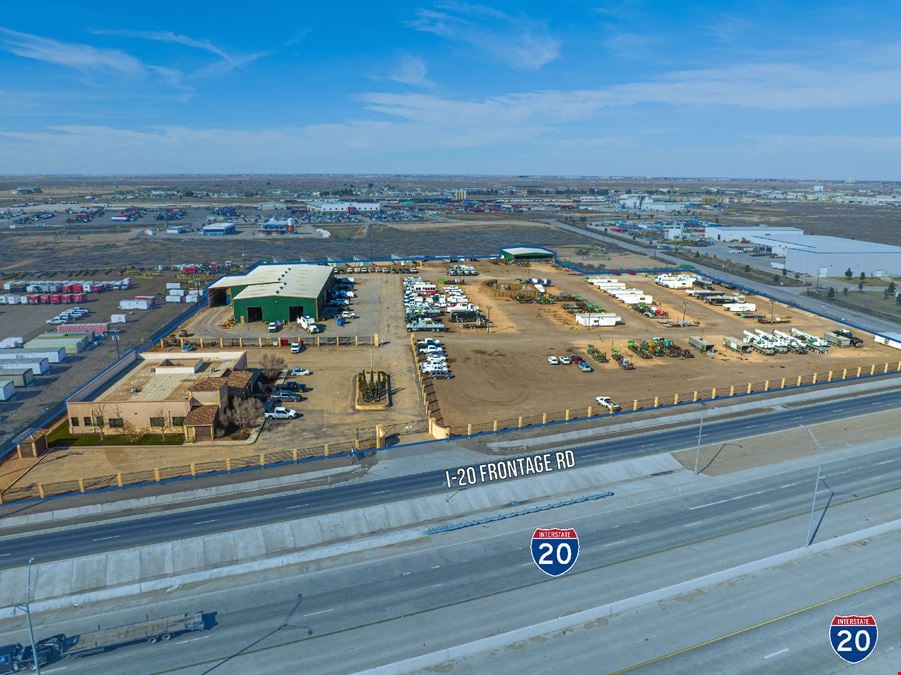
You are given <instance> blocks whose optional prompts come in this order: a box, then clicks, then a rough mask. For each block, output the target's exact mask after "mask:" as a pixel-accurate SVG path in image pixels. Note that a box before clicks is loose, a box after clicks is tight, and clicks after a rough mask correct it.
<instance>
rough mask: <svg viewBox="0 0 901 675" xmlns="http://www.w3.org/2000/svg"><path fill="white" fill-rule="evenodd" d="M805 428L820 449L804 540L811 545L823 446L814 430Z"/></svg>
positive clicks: (807, 544) (806, 544) (805, 543)
mask: <svg viewBox="0 0 901 675" xmlns="http://www.w3.org/2000/svg"><path fill="white" fill-rule="evenodd" d="M802 426H803V425H802ZM804 428H805V429H807V433H809V434H810V437H811V438H812V439H813V444H814V445H815V446H817V448H818V449H819V451H820V453H819V457H818V458H817V482H816V483H814V485H813V500H812V501H811V503H810V520H809V521H808V522H807V539H806V540H805V542H804V545H805V546H810V544H811V541H810V538H811V536H812V535H813V514H814V511H815V510H816V506H817V491H818V490H819V487H820V474H821V472H822V469H823V446H822V445H821V444H820V442H819V441H818V440H817V437H816V436H814V435H813V431H811V429H810V427H804Z"/></svg>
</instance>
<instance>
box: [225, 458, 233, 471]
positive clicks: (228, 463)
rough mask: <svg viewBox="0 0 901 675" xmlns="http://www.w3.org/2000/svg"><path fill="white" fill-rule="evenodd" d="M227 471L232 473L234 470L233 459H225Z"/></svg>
mask: <svg viewBox="0 0 901 675" xmlns="http://www.w3.org/2000/svg"><path fill="white" fill-rule="evenodd" d="M225 470H226V472H228V473H231V470H232V458H231V457H226V458H225Z"/></svg>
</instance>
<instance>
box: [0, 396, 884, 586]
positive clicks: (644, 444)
mask: <svg viewBox="0 0 901 675" xmlns="http://www.w3.org/2000/svg"><path fill="white" fill-rule="evenodd" d="M899 404H901V391H893V392H882V393H878V394H874V395H872V396H864V397H857V398H849V399H847V400H838V401H832V402H828V403H820V404H816V405H812V406H807V407H803V408H802V407H798V408H792V409H788V410H784V411H778V412H771V413H767V414H764V415H754V416H749V417H743V418H740V419H737V420H725V421H721V422H712V423H708V424H705V425H704V433H703V442H704V443H707V444H709V443H717V442H725V441H730V440H735V439H738V438H742V437H745V436H748V435H752V434H755V433H766V432H773V431H779V430H782V429H788V428H793V427H797V426H798V425H801V424H815V423H817V422H822V421H830V420H834V419H836V418H840V417H849V416H853V415H858V414H865V413H872V412H879V411H881V410H890V409H895V408H898V407H899ZM697 434H698V431H697V427H696V426H694V425H691V426H685V427H680V428H676V429H671V430H666V431H662V432H659V433H658V434H656V435H655V436H654V437H653V444H652V445H649V443H648V437H647V436H626V437H623V438H621V439H618V440H608V441H602V442H599V443H596V444H592V445H587V446H581V447H578V448H574V450H573V451H574V453H575V455H576V466H586V465H592V464H599V463H603V462H609V461H614V460H619V459H624V458H628V457H635V456H640V455H647V454H656V453H661V452H669V451H673V450H678V449H681V448H686V447H692V446H693V445H694V444H695V443H696V442H697ZM450 468H452V467H450ZM446 490H447V488H446V483H445V474H444V472H443V471H432V472H427V473H421V474H414V475H408V476H399V477H395V478H386V479H383V480H379V481H371V482H365V483H358V484H348V485H341V486H337V487H333V488H327V489H320V490H311V491H304V492H298V493H291V494H281V495H276V496H273V497H269V498H265V499H259V500H254V501H249V502H240V503H227V502H226V503H223V504H220V505H215V506H208V507H203V508H198V509H196V510H193V511H180V512H176V513H171V514H161V515H153V516H148V517H144V518H135V519H133V520H125V521H119V522H110V523H101V524H98V525H90V526H85V527H76V528H66V529H62V530H59V531H51V532H46V533H42V534H36V535H32V536H15V537H8V538H2V539H0V544H2V554H0V569H7V568H11V567H19V566H22V565H24V564H25V563H26V562H27V561H28V559H29V558H31V557H35V558H36V559H37V560H38V561H40V562H46V561H49V560H61V559H67V558H71V557H75V556H81V555H88V554H91V553H99V552H103V551H111V550H118V549H123V548H132V547H135V546H140V545H144V544H150V543H156V542H162V541H171V540H175V539H183V538H187V537H195V536H199V535H203V534H209V533H214V532H221V531H229V530H235V529H239V528H245V527H253V526H255V525H260V524H263V523H272V522H279V521H285V520H293V519H296V518H298V517H299V516H309V515H317V514H322V513H330V512H333V511H339V510H345V509H351V508H360V507H362V506H367V505H372V504H378V503H383V502H391V501H398V500H404V499H410V498H413V497H418V496H422V495H428V494H435V493H443V492H446ZM298 507H300V508H298ZM301 509H302V510H301Z"/></svg>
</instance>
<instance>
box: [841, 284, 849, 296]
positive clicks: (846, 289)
mask: <svg viewBox="0 0 901 675" xmlns="http://www.w3.org/2000/svg"><path fill="white" fill-rule="evenodd" d="M842 295H848V287H847V286H845V287H844V288H843V289H842Z"/></svg>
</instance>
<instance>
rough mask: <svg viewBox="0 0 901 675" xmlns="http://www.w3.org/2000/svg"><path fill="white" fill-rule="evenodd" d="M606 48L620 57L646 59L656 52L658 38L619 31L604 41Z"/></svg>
mask: <svg viewBox="0 0 901 675" xmlns="http://www.w3.org/2000/svg"><path fill="white" fill-rule="evenodd" d="M602 44H603V46H604V49H606V50H607V51H608V52H609V53H610V54H612V55H613V56H615V57H617V58H618V59H625V60H633V59H646V58H648V57H650V56H653V54H654V45H655V44H656V40H655V39H654V38H652V37H651V36H649V35H643V34H641V33H621V32H617V33H614V34H613V35H611V36H610V37H608V38H605V39H604V40H603V41H602Z"/></svg>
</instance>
